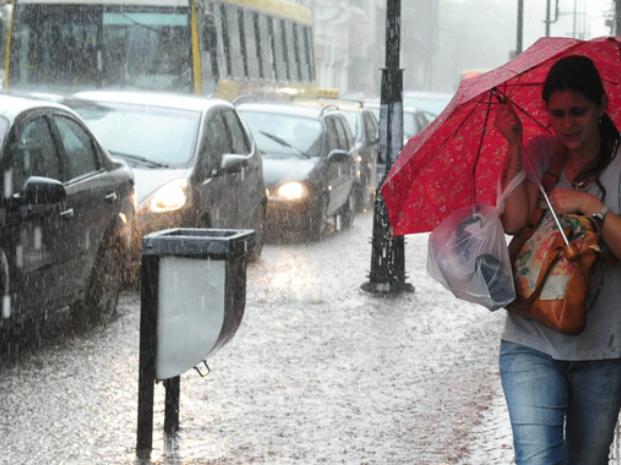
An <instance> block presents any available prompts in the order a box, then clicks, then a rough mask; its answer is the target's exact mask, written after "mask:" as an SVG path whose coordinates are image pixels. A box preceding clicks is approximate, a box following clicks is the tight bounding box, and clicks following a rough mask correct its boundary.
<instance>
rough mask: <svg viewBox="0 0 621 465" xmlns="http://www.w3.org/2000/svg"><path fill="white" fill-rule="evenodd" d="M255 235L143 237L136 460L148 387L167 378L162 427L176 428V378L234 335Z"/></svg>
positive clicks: (147, 416) (148, 442)
mask: <svg viewBox="0 0 621 465" xmlns="http://www.w3.org/2000/svg"><path fill="white" fill-rule="evenodd" d="M254 241H255V232H254V231H253V230H228V229H192V228H176V229H167V230H163V231H157V232H154V233H151V234H149V235H147V236H145V237H144V238H143V245H142V265H141V266H142V269H141V302H140V303H141V314H140V374H139V395H138V440H137V447H136V449H137V452H138V454H139V455H143V456H145V455H149V454H150V451H151V446H152V432H153V384H154V382H155V381H156V380H165V383H164V385H165V387H166V411H165V417H166V418H165V422H164V429H165V431H166V432H168V433H171V432H174V431H175V430H176V429H177V428H178V410H179V408H178V405H179V375H180V374H182V373H183V372H185V371H186V370H189V369H191V368H192V367H196V366H197V365H198V364H200V363H201V362H203V361H204V360H205V358H206V357H207V356H208V355H210V354H213V353H214V352H215V351H216V350H217V349H219V348H220V347H222V346H223V345H224V344H226V343H227V342H228V341H229V340H230V339H231V338H232V337H233V335H234V334H235V332H236V331H237V329H238V328H239V325H240V323H241V320H242V317H243V315H244V307H245V303H246V256H247V253H248V251H249V250H250V249H251V248H252V247H254V244H255V242H254Z"/></svg>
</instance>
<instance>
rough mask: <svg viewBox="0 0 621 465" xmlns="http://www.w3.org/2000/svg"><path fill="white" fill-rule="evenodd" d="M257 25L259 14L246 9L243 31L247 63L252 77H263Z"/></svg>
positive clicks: (249, 75)
mask: <svg viewBox="0 0 621 465" xmlns="http://www.w3.org/2000/svg"><path fill="white" fill-rule="evenodd" d="M257 26H258V23H257V14H256V13H253V12H250V11H246V12H245V13H244V29H243V31H244V40H245V43H246V63H247V65H248V77H249V78H251V79H258V78H260V77H261V72H260V63H259V56H260V55H259V47H258V44H259V41H258V34H257Z"/></svg>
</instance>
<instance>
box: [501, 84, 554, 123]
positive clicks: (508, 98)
mask: <svg viewBox="0 0 621 465" xmlns="http://www.w3.org/2000/svg"><path fill="white" fill-rule="evenodd" d="M516 87H517V85H516ZM493 90H495V91H496V92H498V94H500V96H501V97H503V98H504V99H505V100H506V101H509V102H511V105H513V107H514V108H517V109H518V110H519V111H520V113H522V114H523V115H524V116H526V117H527V118H528V119H529V120H531V121H532V122H533V123H535V124H536V125H537V126H539V127H540V128H541V129H544V130H545V131H547V132H550V129H549V128H548V127H547V126H545V125H544V124H543V123H541V122H540V121H538V120H536V119H535V118H533V117H532V116H531V114H530V113H528V112H527V111H526V110H525V109H524V107H522V106H521V105H518V104H517V103H516V102H515V101H514V100H511V98H510V97H509V96H508V93H507V92H503V91H501V90H500V89H499V88H498V87H494V89H493ZM489 105H492V103H491V101H490V103H489Z"/></svg>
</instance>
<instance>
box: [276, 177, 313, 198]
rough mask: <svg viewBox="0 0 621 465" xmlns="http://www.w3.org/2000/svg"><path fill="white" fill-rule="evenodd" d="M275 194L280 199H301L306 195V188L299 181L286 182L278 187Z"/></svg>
mask: <svg viewBox="0 0 621 465" xmlns="http://www.w3.org/2000/svg"><path fill="white" fill-rule="evenodd" d="M275 194H276V195H275V197H278V198H280V199H282V200H301V199H303V198H305V197H306V196H307V195H308V188H307V187H306V186H305V185H304V184H303V183H301V182H297V181H293V182H287V183H285V184H283V185H282V186H280V187H278V189H276V193H275Z"/></svg>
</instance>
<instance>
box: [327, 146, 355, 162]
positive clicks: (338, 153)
mask: <svg viewBox="0 0 621 465" xmlns="http://www.w3.org/2000/svg"><path fill="white" fill-rule="evenodd" d="M349 158H350V155H349V152H347V151H346V150H342V149H334V150H331V151H330V153H329V154H328V161H329V162H336V163H342V162H344V161H347V160H348V159H349Z"/></svg>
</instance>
